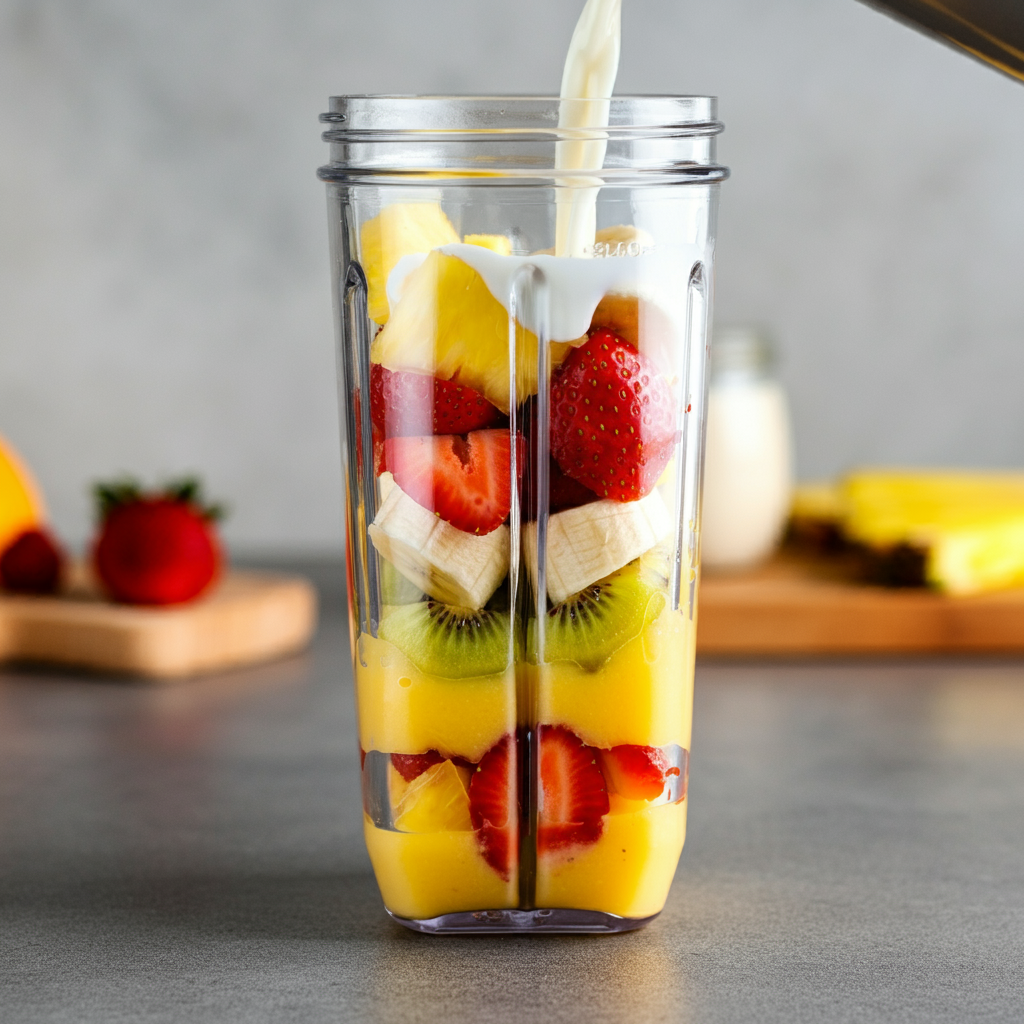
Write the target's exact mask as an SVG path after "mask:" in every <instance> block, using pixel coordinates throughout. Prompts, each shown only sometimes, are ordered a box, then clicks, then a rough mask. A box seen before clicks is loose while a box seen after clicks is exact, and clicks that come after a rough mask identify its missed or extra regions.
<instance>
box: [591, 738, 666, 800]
mask: <svg viewBox="0 0 1024 1024" xmlns="http://www.w3.org/2000/svg"><path fill="white" fill-rule="evenodd" d="M600 758H601V770H602V771H603V772H604V777H605V778H606V779H607V780H608V785H609V787H610V788H611V789H613V790H615V792H616V793H619V794H620V795H622V796H624V797H626V798H627V799H629V800H657V799H658V797H659V796H661V794H662V793H663V792H664V791H665V782H666V777H667V776H668V775H669V774H670V773H671V774H674V775H678V774H679V769H678V768H673V767H672V766H671V764H670V762H669V759H668V757H667V756H666V754H665V751H664V750H662V749H661V748H660V747H641V746H638V745H637V744H635V743H623V744H622V745H621V746H618V747H612V748H611V750H602V751H601V752H600Z"/></svg>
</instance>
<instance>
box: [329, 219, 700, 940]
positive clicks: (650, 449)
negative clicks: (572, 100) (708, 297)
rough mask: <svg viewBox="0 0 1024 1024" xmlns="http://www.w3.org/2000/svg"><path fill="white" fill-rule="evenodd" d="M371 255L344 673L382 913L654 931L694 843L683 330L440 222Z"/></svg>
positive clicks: (416, 227)
mask: <svg viewBox="0 0 1024 1024" xmlns="http://www.w3.org/2000/svg"><path fill="white" fill-rule="evenodd" d="M602 234H603V235H604V239H603V240H602V237H601V235H602ZM635 237H636V233H635V232H634V231H633V229H629V228H616V229H610V230H609V231H605V232H603V233H599V236H598V239H597V242H598V243H602V242H603V244H605V245H606V246H609V245H610V246H611V247H612V251H613V252H615V251H616V250H615V246H616V245H619V243H620V242H621V240H622V239H623V238H626V239H627V240H629V239H634V238H635ZM360 258H361V263H362V266H363V270H364V273H365V277H366V300H367V313H368V316H369V319H370V320H371V321H373V323H374V324H375V325H377V329H376V333H375V335H374V337H373V340H372V343H371V345H370V353H369V356H370V365H369V375H368V381H366V385H365V386H366V389H367V390H368V395H366V396H365V397H366V401H365V404H364V401H363V396H362V395H359V396H357V398H358V402H357V406H356V408H357V410H358V411H357V413H356V414H357V415H363V416H365V417H368V419H369V424H370V430H369V432H368V434H369V438H370V439H372V452H371V451H370V447H371V446H370V445H364V446H363V448H362V450H361V452H360V453H359V456H358V457H360V458H362V459H363V460H364V461H365V462H366V463H369V461H370V460H371V459H372V463H373V474H372V475H373V479H374V481H375V483H374V488H373V494H372V495H371V500H372V504H373V507H372V508H369V507H368V508H366V509H364V510H363V511H364V513H365V518H366V523H367V526H366V534H367V537H368V543H367V545H366V549H365V550H366V554H365V556H362V557H365V558H366V559H367V560H374V565H375V571H374V572H373V574H372V577H371V578H372V579H373V580H374V581H375V583H374V585H375V586H376V587H377V588H378V590H379V598H380V602H379V621H376V622H374V623H373V626H371V627H370V628H369V630H365V629H364V630H363V631H361V632H358V634H357V635H356V636H355V668H356V690H357V704H358V714H359V729H360V745H361V749H362V759H363V763H362V768H363V795H364V811H365V829H366V841H367V846H368V848H369V852H370V857H371V860H372V862H373V866H374V870H375V873H376V877H377V881H378V883H379V885H380V889H381V892H382V895H383V897H384V901H385V904H386V905H387V907H388V909H389V910H390V911H391V912H392V913H393V914H395V915H396V916H398V917H401V918H407V919H411V920H428V919H432V918H436V917H439V916H442V915H446V914H455V913H460V912H467V911H468V912H478V911H488V910H505V909H513V908H522V909H530V908H566V909H574V910H583V911H598V912H602V913H605V914H611V915H616V916H618V917H623V918H630V919H637V918H645V917H648V916H650V915H652V914H655V913H657V912H658V911H659V910H660V909H661V908H662V906H663V905H664V902H665V899H666V896H667V894H668V889H669V885H670V883H671V879H672V876H673V873H674V871H675V867H676V863H677V860H678V857H679V853H680V851H681V849H682V845H683V839H684V835H685V821H686V787H687V777H688V761H689V757H688V750H689V745H690V715H691V705H692V677H693V619H692V615H691V608H690V606H689V604H688V601H689V600H690V593H691V588H690V587H689V585H688V578H687V579H686V585H684V586H683V587H682V588H680V585H679V576H680V572H682V573H683V574H684V576H685V574H686V573H687V572H688V569H687V567H688V565H689V556H688V554H687V553H686V552H680V550H679V536H680V533H679V530H678V529H677V525H678V523H677V520H678V513H677V512H676V509H677V507H678V505H677V501H678V498H677V495H678V494H679V493H680V491H679V481H678V473H677V469H676V463H677V462H678V461H679V460H680V456H679V452H680V450H681V446H680V436H681V435H680V431H681V423H682V410H681V409H680V398H679V395H680V394H681V393H682V391H681V389H680V387H679V375H680V372H681V371H680V369H679V362H680V361H679V360H678V359H677V358H676V353H674V352H673V349H672V331H671V327H670V326H668V327H666V326H665V325H666V324H669V321H670V317H668V316H667V315H666V314H664V313H663V312H661V311H660V310H659V309H658V308H657V305H656V304H654V303H652V302H650V301H649V300H647V299H645V298H641V297H640V295H639V294H638V291H637V290H636V289H634V290H633V291H632V293H631V291H630V290H629V288H628V287H625V286H623V282H625V281H627V280H628V279H629V274H628V273H627V271H629V272H630V273H633V274H635V271H634V270H632V268H629V267H626V268H625V269H624V270H623V271H622V273H621V274H620V275H619V278H616V273H617V270H616V266H612V265H611V264H609V265H608V266H606V267H605V268H603V270H602V272H601V273H595V272H590V271H588V272H587V274H585V275H583V276H582V277H580V281H581V282H582V284H581V286H580V288H579V289H577V290H576V292H574V291H573V284H574V281H575V278H574V277H573V275H572V274H567V273H565V270H564V261H565V260H567V259H568V257H554V256H546V255H536V256H533V257H528V256H527V255H526V254H523V255H516V254H514V252H513V245H512V241H511V239H510V238H509V237H506V236H504V235H469V236H465V237H462V238H460V236H459V235H458V234H457V233H456V231H455V228H454V226H453V225H452V223H451V221H450V220H449V218H448V217H447V216H446V214H445V213H444V211H443V210H442V208H441V207H440V206H439V205H438V204H436V203H399V204H393V205H389V206H385V207H384V209H383V210H382V211H381V212H380V213H379V214H377V215H376V216H375V217H373V218H371V219H369V220H367V221H365V222H364V223H363V225H362V228H361V232H360ZM612 258H620V259H622V260H623V261H624V264H625V263H628V261H629V256H628V255H623V256H621V257H614V256H613V257H612ZM556 260H557V261H561V262H560V263H559V264H558V265H556V264H554V263H552V262H551V261H556ZM571 262H572V263H574V264H581V263H590V264H592V265H593V264H596V263H597V262H603V261H598V260H591V261H587V260H575V259H574V260H572V261H571ZM527 264H529V266H530V267H531V268H532V267H540V268H541V271H542V272H546V273H547V274H548V275H549V277H550V278H551V279H553V280H556V282H557V280H558V275H559V274H562V284H561V290H559V288H558V287H555V288H553V289H552V291H551V297H550V302H551V304H552V307H556V308H555V314H554V315H553V316H551V315H550V314H549V320H548V321H547V322H545V323H544V324H543V325H542V326H539V325H538V322H537V321H536V320H534V321H531V320H530V319H529V318H528V317H524V318H523V321H519V320H517V318H516V312H515V301H514V299H513V298H512V295H511V292H512V290H513V289H514V288H515V287H517V285H516V284H515V283H514V282H516V281H517V280H519V281H521V280H522V277H521V275H520V276H519V277H517V274H519V272H520V271H521V269H522V268H523V267H524V266H527ZM572 269H573V270H575V268H572ZM595 282H596V284H595ZM616 285H620V286H622V287H621V289H617V288H616V287H615V286H616ZM560 302H567V303H569V302H571V303H572V304H573V309H572V310H571V311H570V312H571V315H566V316H561V317H559V315H558V310H557V306H558V303H560ZM581 310H582V313H581ZM574 317H575V319H574ZM581 317H582V319H581ZM551 324H555V325H556V326H557V327H558V328H559V330H560V334H561V335H562V336H561V337H559V333H558V331H555V332H553V331H552V330H551V329H550V327H551ZM566 325H569V326H568V327H567V326H566ZM566 335H571V336H566ZM538 336H540V337H542V338H543V337H547V338H551V339H553V340H550V341H547V342H545V343H544V344H543V345H542V344H541V342H539V341H538ZM648 342H649V343H648ZM513 349H514V355H512V354H511V353H512V351H513ZM538 354H540V355H541V357H542V358H541V359H540V361H538ZM545 357H546V358H545ZM545 364H546V365H545ZM542 417H543V424H542V423H541V419H542ZM541 426H543V427H544V429H541ZM363 436H364V437H366V436H367V432H365V431H364V434H363ZM368 504H369V502H368ZM349 550H350V579H351V572H353V571H358V570H354V569H352V565H353V562H354V561H358V558H359V557H360V556H358V555H356V556H353V544H352V538H350V549H349ZM680 566H682V568H680ZM680 591H682V600H681V601H680V600H679V594H680ZM673 593H675V595H676V597H675V599H674V598H673ZM350 600H351V602H352V603H353V605H354V602H355V601H356V596H355V594H354V593H353V592H352V588H350ZM354 621H365V620H364V618H363V617H361V616H356V617H355V618H354ZM374 632H375V634H376V635H373V634H374Z"/></svg>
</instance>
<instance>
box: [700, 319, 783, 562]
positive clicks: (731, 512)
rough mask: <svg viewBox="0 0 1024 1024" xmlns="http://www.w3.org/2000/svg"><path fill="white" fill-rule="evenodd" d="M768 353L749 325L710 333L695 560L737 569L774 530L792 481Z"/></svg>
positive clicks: (756, 556) (763, 548)
mask: <svg viewBox="0 0 1024 1024" xmlns="http://www.w3.org/2000/svg"><path fill="white" fill-rule="evenodd" d="M771 368H772V351H771V347H770V345H769V344H768V342H767V341H766V340H765V338H764V337H763V336H762V335H761V334H760V333H759V332H758V331H756V330H752V329H750V328H728V329H721V330H717V331H716V332H715V339H714V343H713V344H712V346H711V384H710V391H709V395H708V421H707V455H706V456H705V463H704V515H703V527H702V538H701V552H702V557H701V561H702V562H703V564H704V565H705V566H706V567H708V568H711V569H717V568H721V569H727V568H736V569H738V568H742V567H743V566H748V565H752V564H754V563H755V562H758V561H760V560H761V559H762V558H764V557H765V556H767V555H768V554H769V553H770V552H771V551H772V549H773V548H774V547H775V545H776V544H777V543H778V541H779V538H780V537H781V535H782V530H783V527H784V526H785V524H786V519H787V516H788V514H789V503H790V494H791V490H792V484H793V479H792V477H793V457H792V440H791V435H790V426H789V407H788V404H787V402H786V394H785V392H784V391H783V390H782V387H781V386H780V385H779V383H778V381H776V380H775V379H774V378H773V376H772V374H771Z"/></svg>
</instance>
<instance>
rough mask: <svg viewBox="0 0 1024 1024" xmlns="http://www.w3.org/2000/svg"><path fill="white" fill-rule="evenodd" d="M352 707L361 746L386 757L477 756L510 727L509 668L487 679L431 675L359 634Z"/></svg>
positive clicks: (388, 646)
mask: <svg viewBox="0 0 1024 1024" xmlns="http://www.w3.org/2000/svg"><path fill="white" fill-rule="evenodd" d="M357 652H358V653H357V656H356V705H357V708H358V712H359V742H360V744H361V746H362V748H363V750H383V751H386V752H387V753H389V754H395V753H397V754H422V753H423V752H424V751H427V750H437V751H440V753H441V754H443V755H444V756H445V757H464V758H467V759H468V760H470V761H479V760H480V758H482V757H483V756H484V754H486V753H487V751H488V750H490V749H491V747H493V746H494V744H495V743H497V742H498V740H500V739H501V737H502V736H505V735H507V734H510V733H514V732H515V728H516V687H515V673H514V671H513V669H512V668H509V669H508V670H507V671H505V672H501V673H497V674H495V675H491V676H475V677H473V678H469V679H444V678H441V677H440V676H429V675H426V674H425V673H423V672H421V671H420V670H419V669H418V668H416V666H415V665H414V664H413V663H412V662H411V661H410V660H409V658H408V657H406V655H405V654H403V653H402V651H400V650H399V649H398V648H397V647H395V646H394V645H393V644H390V643H388V642H387V641H386V640H381V639H379V638H375V637H371V636H367V635H366V634H363V635H361V636H360V637H359V640H358V643H357Z"/></svg>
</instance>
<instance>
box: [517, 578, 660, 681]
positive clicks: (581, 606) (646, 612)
mask: <svg viewBox="0 0 1024 1024" xmlns="http://www.w3.org/2000/svg"><path fill="white" fill-rule="evenodd" d="M664 606H665V597H664V595H663V593H662V592H661V590H660V589H659V588H658V587H657V586H656V585H655V584H654V581H653V579H652V576H651V574H650V573H649V572H648V571H646V570H645V567H644V566H643V565H642V564H641V560H640V559H637V560H636V561H633V562H630V563H629V564H628V565H626V566H623V568H621V569H619V570H618V571H616V572H613V573H611V574H610V575H608V576H605V577H604V578H603V579H600V580H597V581H596V582H595V583H591V584H590V586H588V587H584V588H583V589H582V590H581V591H579V592H578V593H576V594H573V595H572V596H571V597H568V598H566V599H565V600H564V601H563V602H562V603H561V604H559V605H555V607H553V608H551V609H550V610H549V611H548V613H547V619H546V622H545V628H544V633H545V636H544V661H548V662H550V661H574V662H576V664H577V665H579V666H580V667H581V668H584V669H586V670H588V671H590V672H596V671H597V669H599V668H600V667H601V666H602V665H603V664H604V663H605V662H606V661H607V660H608V659H609V658H610V657H611V656H612V655H613V654H614V653H615V652H616V651H617V650H618V649H619V648H620V647H622V646H623V645H624V644H627V643H629V641H630V640H633V639H635V638H636V637H638V636H639V635H640V634H641V633H642V632H643V630H644V627H645V626H646V624H647V623H648V622H650V621H651V620H653V619H654V618H656V617H657V615H658V614H659V613H660V612H661V610H662V608H663V607H664ZM529 645H530V650H531V651H535V650H536V645H537V640H536V624H535V623H534V622H531V623H530V638H529Z"/></svg>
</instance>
